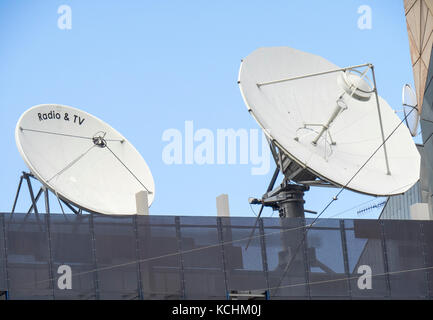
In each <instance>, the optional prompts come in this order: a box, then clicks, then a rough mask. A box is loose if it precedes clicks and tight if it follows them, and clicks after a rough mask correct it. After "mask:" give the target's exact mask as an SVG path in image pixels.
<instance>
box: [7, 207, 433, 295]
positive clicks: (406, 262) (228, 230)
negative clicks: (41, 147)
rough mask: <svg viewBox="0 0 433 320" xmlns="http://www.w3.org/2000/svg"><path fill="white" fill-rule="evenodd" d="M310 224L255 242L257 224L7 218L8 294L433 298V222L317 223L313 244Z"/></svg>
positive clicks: (278, 222) (268, 224)
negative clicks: (63, 283) (66, 274)
mask: <svg viewBox="0 0 433 320" xmlns="http://www.w3.org/2000/svg"><path fill="white" fill-rule="evenodd" d="M309 223H311V220H308V219H307V220H306V221H305V220H304V219H298V218H290V219H279V218H264V219H261V220H259V222H258V223H257V226H256V229H255V231H254V233H253V235H252V236H251V237H250V235H251V233H252V230H253V228H254V224H255V219H254V218H241V217H233V218H216V217H177V216H129V217H112V216H103V215H88V214H85V215H58V214H51V215H44V214H39V215H34V214H31V215H25V214H14V215H10V214H0V291H7V292H8V297H9V298H10V299H226V298H227V295H228V293H229V292H232V291H238V292H239V291H252V292H253V293H254V292H263V291H265V290H266V291H268V293H269V295H270V298H271V299H363V298H367V299H383V298H387V299H402V298H403V299H432V298H433V221H403V220H400V221H397V220H337V219H322V220H320V219H319V220H318V221H317V222H316V223H315V224H314V226H313V227H312V228H310V229H309V231H308V232H307V233H305V230H306V227H305V226H306V225H308V224H309ZM62 265H67V266H69V267H70V268H71V270H72V289H70V290H61V289H59V286H58V281H59V277H61V274H59V273H58V270H59V267H60V266H62ZM365 268H368V269H369V270H371V288H369V289H368V288H367V289H362V288H363V285H362V284H363V283H364V284H365V283H366V282H365V277H364V276H363V273H364V272H365V270H366V269H365ZM363 277H364V278H363ZM363 281H364V282H363ZM360 283H361V285H360Z"/></svg>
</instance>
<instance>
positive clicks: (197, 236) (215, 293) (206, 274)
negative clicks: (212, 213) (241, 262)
mask: <svg viewBox="0 0 433 320" xmlns="http://www.w3.org/2000/svg"><path fill="white" fill-rule="evenodd" d="M206 220H207V221H205V219H201V222H205V225H211V224H212V223H216V220H215V218H209V219H206ZM181 239H182V252H184V253H183V254H182V258H183V266H184V270H185V291H186V298H187V299H211V298H213V299H223V298H224V297H225V296H226V294H227V293H226V289H225V284H224V283H225V282H224V281H225V280H224V268H223V256H222V246H221V243H220V241H219V238H218V230H217V226H216V225H215V226H214V227H204V226H198V227H181ZM191 250H193V251H191ZM188 251H191V252H188Z"/></svg>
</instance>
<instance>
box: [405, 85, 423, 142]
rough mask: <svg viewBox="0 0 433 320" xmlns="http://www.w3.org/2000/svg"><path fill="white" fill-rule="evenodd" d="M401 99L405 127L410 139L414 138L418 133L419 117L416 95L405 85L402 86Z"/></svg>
mask: <svg viewBox="0 0 433 320" xmlns="http://www.w3.org/2000/svg"><path fill="white" fill-rule="evenodd" d="M401 99H402V104H403V113H404V117H405V122H406V125H407V127H408V128H409V131H410V134H411V135H412V137H415V136H416V135H417V131H418V124H419V118H420V115H419V111H418V110H419V109H418V103H417V99H416V94H415V91H414V90H413V89H412V87H411V86H410V85H408V84H405V85H404V86H403V90H402V93H401ZM414 109H415V110H414Z"/></svg>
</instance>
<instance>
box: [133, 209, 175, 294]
mask: <svg viewBox="0 0 433 320" xmlns="http://www.w3.org/2000/svg"><path fill="white" fill-rule="evenodd" d="M137 228H138V242H139V254H140V260H141V262H140V272H141V282H142V287H143V297H144V298H145V299H180V298H181V297H182V290H181V287H180V283H181V273H180V271H181V260H180V254H179V243H178V240H177V237H176V227H175V218H174V217H156V216H155V217H152V216H151V217H141V216H140V217H138V216H137Z"/></svg>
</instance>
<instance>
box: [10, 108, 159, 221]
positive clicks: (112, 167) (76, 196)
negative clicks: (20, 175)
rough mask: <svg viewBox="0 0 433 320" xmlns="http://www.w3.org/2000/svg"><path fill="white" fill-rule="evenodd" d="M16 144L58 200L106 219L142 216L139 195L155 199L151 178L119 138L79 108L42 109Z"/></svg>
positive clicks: (22, 125)
mask: <svg viewBox="0 0 433 320" xmlns="http://www.w3.org/2000/svg"><path fill="white" fill-rule="evenodd" d="M15 140H16V143H17V146H18V150H19V152H20V153H21V156H22V157H23V159H24V161H25V163H26V165H27V166H28V167H29V169H30V171H31V172H32V174H33V175H34V176H35V177H36V178H37V179H38V180H39V181H40V182H41V183H42V184H43V185H45V186H46V187H47V188H49V189H50V190H51V191H52V192H53V193H55V194H56V195H57V196H58V197H59V198H61V199H62V200H65V201H67V202H69V203H71V204H74V205H76V206H77V207H79V208H81V209H83V210H86V211H90V212H97V213H103V214H113V215H128V214H136V213H137V203H136V197H135V196H136V194H137V193H138V192H141V191H146V192H147V193H148V205H149V206H150V204H151V203H152V202H153V199H154V196H155V183H154V181H153V177H152V174H151V172H150V170H149V167H148V166H147V164H146V162H145V161H144V160H143V158H142V157H141V155H140V154H139V153H138V151H137V150H136V149H135V148H134V146H133V145H132V144H131V143H130V142H129V141H128V140H126V139H125V138H124V137H123V136H122V135H121V134H120V133H119V132H117V131H116V130H114V129H113V128H111V127H110V126H109V125H108V124H106V123H104V122H103V121H101V120H99V119H98V118H96V117H94V116H92V115H90V114H88V113H86V112H84V111H81V110H78V109H75V108H72V107H68V106H62V105H57V104H43V105H38V106H34V107H32V108H30V109H29V110H27V111H26V112H25V113H24V114H23V115H22V116H21V118H20V119H19V121H18V123H17V126H16V130H15Z"/></svg>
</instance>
